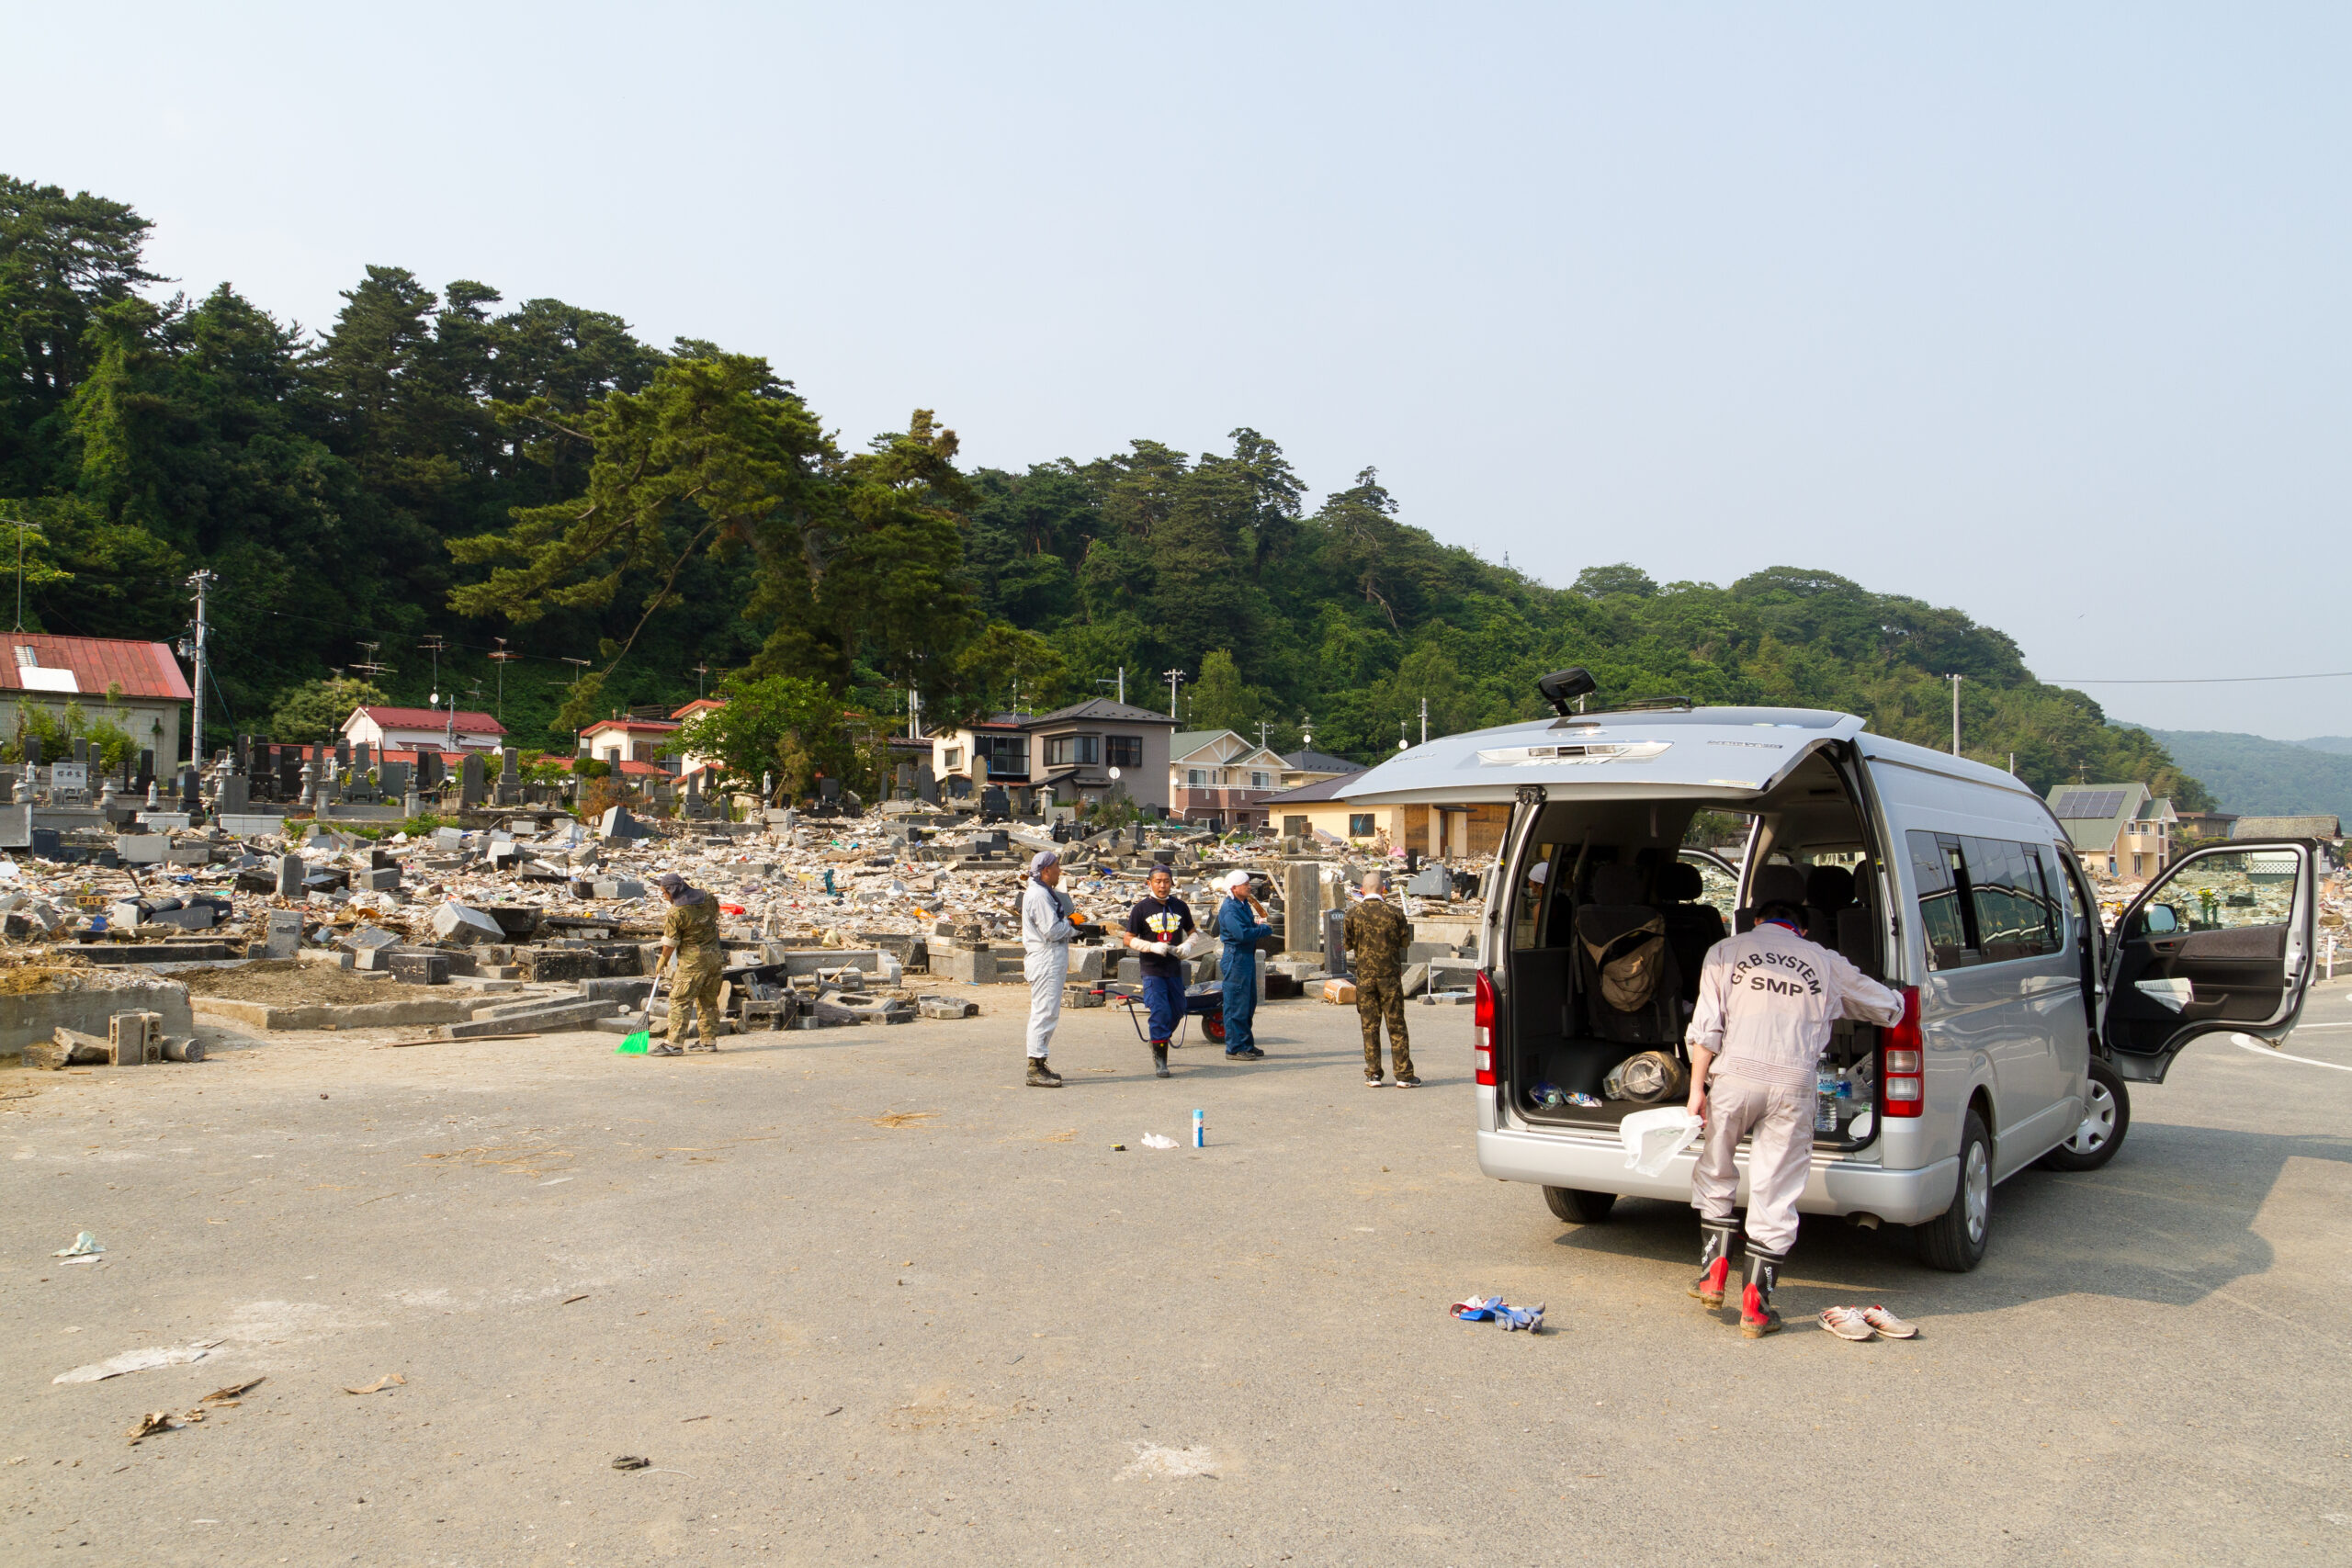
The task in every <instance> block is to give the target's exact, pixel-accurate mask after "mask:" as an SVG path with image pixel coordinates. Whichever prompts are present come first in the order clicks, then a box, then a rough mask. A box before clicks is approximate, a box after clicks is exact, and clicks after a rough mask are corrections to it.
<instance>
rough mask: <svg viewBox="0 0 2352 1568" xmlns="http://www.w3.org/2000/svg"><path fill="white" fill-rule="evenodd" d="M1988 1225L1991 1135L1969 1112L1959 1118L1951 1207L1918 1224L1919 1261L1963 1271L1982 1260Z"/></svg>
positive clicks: (1990, 1223) (1990, 1217) (1990, 1218)
mask: <svg viewBox="0 0 2352 1568" xmlns="http://www.w3.org/2000/svg"><path fill="white" fill-rule="evenodd" d="M1992 1229H1993V1140H1992V1139H1990V1138H1988V1137H1986V1136H1985V1123H1984V1122H1983V1121H1981V1120H1980V1119H1979V1118H1978V1117H1977V1114H1976V1112H1974V1111H1970V1112H1969V1113H1968V1114H1967V1116H1966V1117H1964V1118H1963V1119H1962V1122H1961V1123H1960V1181H1959V1184H1958V1185H1957V1186H1956V1187H1955V1188H1954V1189H1953V1190H1952V1195H1951V1208H1949V1209H1946V1210H1945V1211H1944V1212H1943V1213H1940V1214H1939V1215H1937V1216H1936V1217H1935V1218H1934V1219H1932V1220H1929V1221H1928V1223H1927V1224H1924V1225H1921V1226H1920V1227H1919V1230H1918V1235H1919V1260H1920V1261H1921V1262H1923V1263H1925V1264H1926V1265H1927V1266H1928V1268H1930V1269H1949V1270H1950V1271H1951V1272H1952V1273H1954V1274H1965V1273H1967V1272H1968V1271H1969V1270H1970V1269H1973V1268H1975V1267H1976V1266H1977V1265H1978V1264H1979V1263H1982V1262H1984V1261H1985V1241H1986V1239H1987V1238H1988V1237H1989V1236H1990V1235H1991V1233H1992Z"/></svg>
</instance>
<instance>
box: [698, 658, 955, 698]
mask: <svg viewBox="0 0 2352 1568" xmlns="http://www.w3.org/2000/svg"><path fill="white" fill-rule="evenodd" d="M709 673H710V661H709V660H704V661H703V662H702V663H700V664H697V665H695V701H696V702H700V701H702V682H703V677H704V676H706V675H707V674H709ZM910 690H911V688H910Z"/></svg>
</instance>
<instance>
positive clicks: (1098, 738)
mask: <svg viewBox="0 0 2352 1568" xmlns="http://www.w3.org/2000/svg"><path fill="white" fill-rule="evenodd" d="M1175 729H1176V721H1175V720H1174V719H1172V718H1170V717H1168V716H1166V715H1165V714H1157V713H1154V712H1152V711H1151V710H1150V709H1149V708H1139V707H1134V706H1130V705H1127V704H1125V703H1120V702H1114V701H1112V700H1111V699H1110V698H1108V697H1094V698H1091V699H1090V700H1088V701H1086V702H1082V703H1074V704H1072V705H1069V707H1064V708H1056V709H1055V710H1054V711H1053V712H1051V713H1042V714H1018V713H1001V714H997V715H995V716H993V717H990V718H985V719H979V720H977V721H975V722H973V723H971V724H968V725H963V726H959V727H958V728H953V729H945V730H941V731H940V732H938V733H937V734H935V735H933V737H932V738H931V770H932V772H933V773H934V774H935V775H937V776H938V778H939V780H940V781H941V784H942V785H943V786H944V787H945V788H947V789H948V790H949V792H950V793H951V794H953V793H956V785H955V784H950V783H949V781H951V780H958V781H962V784H963V785H964V788H965V789H967V790H969V791H974V792H977V791H978V790H980V789H983V788H985V787H987V786H988V785H989V784H1002V785H1005V786H1007V787H1008V788H1022V787H1026V788H1032V789H1035V790H1037V791H1039V792H1041V793H1042V794H1044V795H1047V796H1048V797H1049V798H1051V799H1052V800H1053V801H1054V802H1055V803H1056V804H1057V805H1062V806H1078V805H1087V804H1092V803H1095V802H1099V801H1101V800H1103V799H1104V798H1105V797H1107V796H1108V795H1111V794H1112V793H1113V791H1114V788H1115V789H1117V790H1119V791H1122V792H1124V793H1125V795H1127V796H1128V797H1129V798H1130V799H1132V800H1133V801H1134V802H1135V803H1136V805H1137V806H1139V807H1143V808H1144V809H1145V810H1147V811H1157V812H1160V813H1163V814H1164V813H1166V812H1167V811H1168V810H1169V795H1168V790H1167V781H1168V770H1169V737H1170V735H1172V734H1173V733H1175Z"/></svg>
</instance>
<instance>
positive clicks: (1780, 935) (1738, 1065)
mask: <svg viewBox="0 0 2352 1568" xmlns="http://www.w3.org/2000/svg"><path fill="white" fill-rule="evenodd" d="M1751 896H1752V897H1753V899H1754V905H1753V909H1752V912H1753V914H1754V915H1755V917H1756V926H1755V929H1754V930H1752V931H1744V932H1742V933H1741V934H1740V935H1738V936H1735V937H1729V938H1726V939H1725V940H1724V941H1722V942H1717V943H1715V945H1714V946H1713V947H1711V948H1709V949H1708V950H1707V961H1706V963H1705V964H1703V965H1702V966H1701V968H1700V970H1699V1006H1698V1010H1696V1011H1695V1012H1693V1013H1692V1014H1691V1027H1690V1030H1689V1031H1688V1032H1687V1033H1686V1034H1685V1035H1684V1037H1683V1038H1684V1043H1686V1044H1687V1045H1689V1047H1690V1049H1691V1113H1692V1114H1693V1115H1695V1116H1698V1117H1700V1118H1701V1119H1702V1121H1704V1122H1705V1123H1706V1132H1705V1142H1704V1143H1703V1145H1702V1146H1701V1152H1700V1155H1699V1165H1698V1169H1697V1170H1696V1171H1695V1172H1694V1173H1693V1175H1692V1177H1691V1204H1692V1206H1693V1207H1695V1208H1696V1209H1697V1210H1698V1211H1699V1225H1700V1230H1701V1233H1702V1242H1701V1245H1700V1249H1699V1277H1698V1279H1696V1280H1692V1281H1691V1294H1692V1295H1694V1296H1696V1297H1698V1298H1699V1301H1700V1303H1701V1304H1702V1305H1704V1306H1706V1307H1708V1308H1710V1309H1714V1308H1720V1307H1721V1306H1722V1305H1723V1304H1724V1285H1725V1284H1726V1283H1727V1282H1728V1280H1729V1278H1730V1275H1731V1237H1732V1231H1733V1229H1734V1221H1733V1219H1732V1213H1731V1211H1732V1199H1733V1197H1734V1196H1735V1195H1736V1193H1737V1191H1738V1190H1739V1168H1738V1166H1737V1165H1736V1164H1735V1163H1734V1162H1733V1158H1732V1156H1733V1155H1734V1153H1735V1152H1736V1150H1737V1149H1738V1147H1739V1141H1740V1139H1742V1138H1747V1139H1750V1140H1751V1143H1750V1146H1749V1148H1748V1154H1747V1274H1746V1276H1745V1278H1744V1280H1743V1281H1742V1284H1741V1287H1740V1300H1739V1331H1740V1333H1742V1334H1743V1335H1746V1336H1747V1337H1748V1338H1750V1339H1760V1338H1762V1337H1764V1336H1765V1335H1767V1334H1772V1333H1776V1332H1778V1331H1779V1329H1780V1326H1781V1314H1779V1313H1777V1312H1774V1311H1773V1310H1772V1291H1773V1287H1774V1286H1776V1285H1777V1284H1779V1282H1780V1272H1781V1263H1782V1262H1783V1261H1784V1260H1786V1258H1788V1256H1789V1248H1790V1247H1792V1246H1793V1245H1794V1244H1795V1242H1796V1239H1797V1199H1798V1197H1799V1196H1801V1195H1802V1194H1803V1193H1804V1182H1805V1177H1806V1175H1807V1173H1809V1172H1810V1171H1811V1169H1812V1168H1813V1115H1814V1096H1815V1084H1816V1083H1817V1081H1818V1080H1817V1078H1816V1077H1815V1066H1816V1064H1817V1063H1818V1062H1819V1061H1820V1059H1821V1053H1822V1051H1823V1049H1824V1048H1825V1047H1826V1046H1827V1045H1828V1043H1829V1032H1830V1028H1831V1026H1832V1025H1834V1024H1835V1023H1836V1022H1837V1021H1838V1020H1839V1019H1841V1018H1851V1019H1858V1020H1860V1021H1863V1022H1866V1023H1875V1024H1879V1025H1881V1026H1884V1025H1888V1024H1894V1023H1900V1022H1901V1021H1903V998H1901V997H1899V996H1897V995H1896V994H1895V993H1894V992H1893V991H1891V990H1889V989H1888V988H1887V987H1884V986H1882V985H1880V984H1879V983H1878V982H1877V981H1875V980H1873V979H1871V977H1870V976H1867V975H1865V974H1863V973H1862V972H1861V971H1860V970H1859V969H1857V968H1855V967H1854V966H1853V965H1852V964H1849V963H1848V962H1847V961H1846V960H1845V959H1844V958H1842V957H1840V956H1838V954H1837V953H1833V952H1831V951H1830V950H1829V949H1827V948H1826V947H1821V946H1817V945H1816V944H1815V943H1813V942H1807V941H1806V940H1805V939H1804V936H1803V935H1801V934H1800V933H1801V932H1802V931H1803V930H1804V873H1803V872H1801V871H1799V870H1798V869H1797V868H1796V867H1794V866H1792V865H1768V866H1766V867H1764V868H1763V869H1762V870H1760V871H1758V873H1757V874H1756V884H1755V886H1754V887H1753V889H1751ZM1711 1068H1712V1069H1713V1077H1712V1078H1711V1077H1710V1076H1709V1073H1710V1069H1711Z"/></svg>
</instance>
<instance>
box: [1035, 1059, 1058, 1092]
mask: <svg viewBox="0 0 2352 1568" xmlns="http://www.w3.org/2000/svg"><path fill="white" fill-rule="evenodd" d="M1029 1087H1030V1088H1031V1089H1059V1088H1061V1087H1062V1076H1061V1074H1059V1073H1057V1072H1056V1071H1054V1069H1053V1068H1051V1067H1049V1066H1046V1058H1045V1057H1043V1056H1032V1057H1030V1058H1029Z"/></svg>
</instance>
